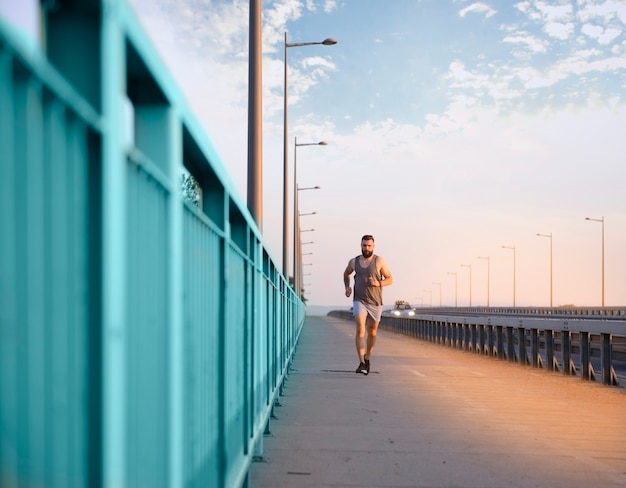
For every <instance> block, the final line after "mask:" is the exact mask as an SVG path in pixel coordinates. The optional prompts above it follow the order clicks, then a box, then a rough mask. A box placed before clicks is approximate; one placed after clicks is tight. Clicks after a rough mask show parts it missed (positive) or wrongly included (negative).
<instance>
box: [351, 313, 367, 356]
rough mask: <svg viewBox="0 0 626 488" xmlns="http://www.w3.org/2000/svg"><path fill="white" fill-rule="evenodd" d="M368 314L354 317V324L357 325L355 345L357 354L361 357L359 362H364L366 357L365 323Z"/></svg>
mask: <svg viewBox="0 0 626 488" xmlns="http://www.w3.org/2000/svg"><path fill="white" fill-rule="evenodd" d="M366 318H367V314H359V315H355V316H354V323H355V325H356V333H355V336H354V344H355V346H356V353H357V354H358V356H359V362H361V363H362V362H363V361H364V355H365V321H366Z"/></svg>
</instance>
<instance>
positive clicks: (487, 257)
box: [478, 256, 491, 308]
mask: <svg viewBox="0 0 626 488" xmlns="http://www.w3.org/2000/svg"><path fill="white" fill-rule="evenodd" d="M478 259H486V260H487V308H489V275H490V274H491V272H490V271H491V270H490V269H489V268H490V267H491V266H490V262H491V260H490V259H489V256H486V257H485V256H478Z"/></svg>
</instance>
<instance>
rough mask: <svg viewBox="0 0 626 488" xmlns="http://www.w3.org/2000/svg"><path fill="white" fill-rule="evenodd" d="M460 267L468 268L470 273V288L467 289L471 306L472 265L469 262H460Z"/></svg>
mask: <svg viewBox="0 0 626 488" xmlns="http://www.w3.org/2000/svg"><path fill="white" fill-rule="evenodd" d="M461 267H463V268H469V271H470V274H469V285H470V287H469V288H470V289H469V306H470V307H471V306H472V265H471V264H462V265H461Z"/></svg>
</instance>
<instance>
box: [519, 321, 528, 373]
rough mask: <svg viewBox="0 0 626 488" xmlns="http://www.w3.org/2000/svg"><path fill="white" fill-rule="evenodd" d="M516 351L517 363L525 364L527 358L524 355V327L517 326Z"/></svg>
mask: <svg viewBox="0 0 626 488" xmlns="http://www.w3.org/2000/svg"><path fill="white" fill-rule="evenodd" d="M517 351H518V352H517V357H518V359H519V363H520V364H521V365H523V366H526V364H528V360H527V357H526V356H527V355H526V329H525V328H524V327H518V328H517Z"/></svg>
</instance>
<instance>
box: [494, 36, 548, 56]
mask: <svg viewBox="0 0 626 488" xmlns="http://www.w3.org/2000/svg"><path fill="white" fill-rule="evenodd" d="M502 42H506V43H510V44H516V45H523V46H525V47H527V48H528V49H530V50H531V51H532V52H535V53H543V52H546V51H547V43H546V41H544V40H542V39H539V38H538V37H536V36H533V35H531V34H528V33H526V32H519V33H516V34H514V35H513V34H512V35H508V36H506V37H505V38H504V39H502Z"/></svg>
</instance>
